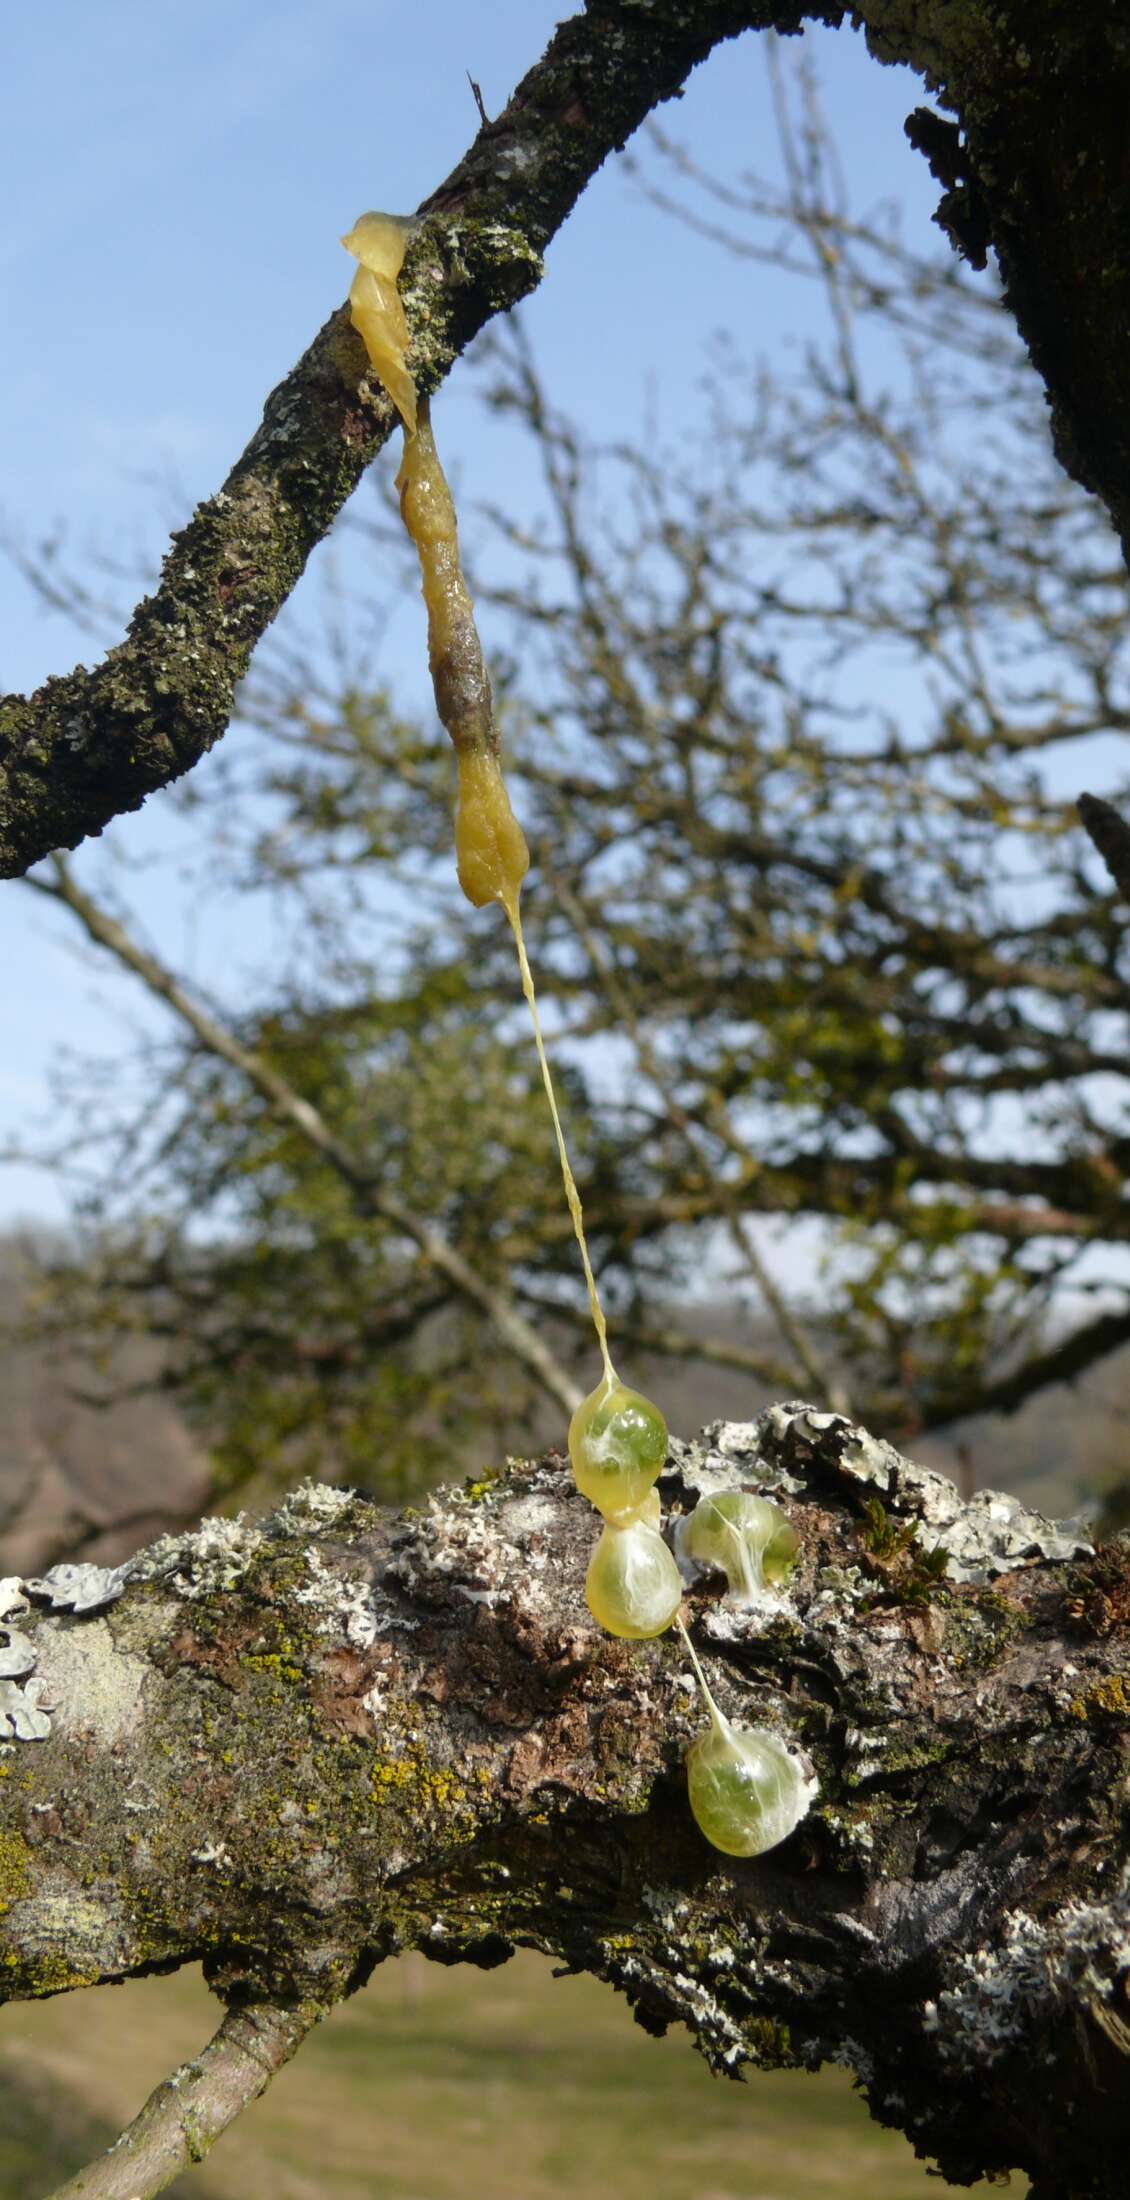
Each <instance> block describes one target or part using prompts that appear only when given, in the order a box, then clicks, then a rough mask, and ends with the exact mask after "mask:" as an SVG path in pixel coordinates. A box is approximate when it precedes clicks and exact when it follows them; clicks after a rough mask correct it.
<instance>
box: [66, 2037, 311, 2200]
mask: <svg viewBox="0 0 1130 2200" xmlns="http://www.w3.org/2000/svg"><path fill="white" fill-rule="evenodd" d="M324 2014H325V2011H324V2009H323V2007H322V2004H321V2003H320V2002H315V2001H304V2002H300V2003H299V2004H298V2006H297V2008H294V2009H278V2008H272V2007H270V2006H269V2005H263V2004H260V2005H257V2006H255V2007H252V2008H250V2009H229V2011H228V2013H227V2015H226V2017H225V2018H224V2021H223V2023H222V2024H221V2026H220V2028H219V2031H218V2032H217V2033H216V2034H215V2036H214V2037H213V2038H212V2039H211V2040H209V2042H208V2045H207V2047H206V2048H205V2049H204V2051H203V2054H201V2055H198V2056H197V2057H196V2060H195V2062H190V2063H184V2064H182V2066H181V2068H180V2069H179V2070H174V2072H173V2075H172V2077H171V2078H165V2079H163V2080H162V2082H161V2084H160V2085H159V2086H157V2088H156V2089H155V2091H154V2092H152V2093H151V2094H150V2096H149V2099H148V2100H147V2101H146V2103H145V2106H144V2108H143V2109H142V2110H141V2112H140V2114H139V2115H137V2116H135V2117H134V2120H133V2122H132V2124H128V2125H127V2126H126V2129H125V2130H124V2131H123V2133H122V2135H121V2137H120V2139H116V2140H115V2141H114V2144H113V2146H112V2147H111V2148H110V2150H109V2152H108V2153H106V2154H104V2155H102V2156H101V2158H100V2160H98V2161H97V2162H92V2163H90V2165H89V2167H88V2168H86V2169H80V2170H79V2171H78V2172H77V2173H76V2175H75V2176H74V2177H71V2178H69V2179H68V2181H67V2183H66V2184H65V2185H60V2186H59V2187H58V2188H57V2190H56V2191H55V2192H54V2193H52V2194H51V2195H50V2200H80V2196H81V2200H149V2195H150V2194H151V2193H155V2192H163V2191H164V2189H165V2187H166V2185H171V2184H172V2181H173V2179H174V2177H179V2176H180V2173H181V2171H182V2170H185V2169H191V2168H192V2166H193V2164H194V2163H196V2162H202V2161H203V2160H204V2157H205V2155H206V2154H208V2153H209V2152H210V2150H211V2148H212V2147H214V2145H215V2143H216V2141H217V2139H218V2138H220V2136H221V2135H222V2133H223V2132H225V2131H226V2130H227V2128H228V2125H229V2124H231V2123H234V2122H235V2119H236V2117H237V2116H238V2115H239V2114H240V2112H241V2110H243V2109H245V2108H246V2107H248V2105H249V2103H250V2102H252V2101H256V2100H258V2098H259V2095H260V2094H261V2093H265V2092H266V2090H267V2087H268V2086H269V2085H270V2082H271V2079H272V2078H273V2077H274V2076H275V2074H276V2072H277V2071H279V2070H281V2069H282V2066H283V2064H284V2063H285V2062H289V2061H290V2058H291V2056H292V2055H293V2054H294V2052H295V2049H296V2048H298V2047H301V2045H302V2042H303V2040H304V2039H305V2037H306V2034H307V2033H308V2032H309V2031H310V2029H311V2027H312V2026H313V2025H315V2024H317V2023H318V2021H319V2019H320V2018H321V2017H322V2016H324Z"/></svg>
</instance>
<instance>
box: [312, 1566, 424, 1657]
mask: <svg viewBox="0 0 1130 2200" xmlns="http://www.w3.org/2000/svg"><path fill="white" fill-rule="evenodd" d="M302 1555H303V1558H304V1560H305V1562H306V1574H307V1578H306V1581H305V1582H304V1583H303V1584H302V1586H301V1588H298V1589H295V1590H294V1592H293V1594H294V1601H295V1603H296V1604H302V1605H304V1606H305V1607H306V1608H307V1610H308V1611H309V1612H310V1615H311V1618H312V1620H313V1623H314V1626H315V1628H316V1629H317V1632H318V1633H319V1634H320V1635H326V1636H335V1635H340V1634H341V1632H342V1629H343V1628H344V1630H345V1636H346V1640H347V1641H348V1642H349V1643H350V1644H351V1645H352V1647H353V1648H354V1649H355V1650H368V1649H369V1647H370V1646H371V1644H373V1643H374V1642H375V1641H376V1639H377V1636H378V1634H379V1633H380V1630H381V1628H382V1627H388V1626H395V1625H396V1624H397V1620H396V1614H395V1612H394V1610H393V1607H392V1605H391V1604H390V1603H389V1601H388V1599H387V1598H386V1597H378V1596H376V1595H375V1594H374V1592H373V1588H372V1585H371V1584H370V1583H369V1582H368V1581H366V1580H364V1579H363V1578H362V1577H361V1576H359V1575H352V1574H342V1573H339V1572H338V1569H337V1567H336V1566H330V1565H327V1563H326V1560H325V1559H324V1558H323V1556H322V1554H321V1552H320V1551H319V1550H318V1548H317V1546H316V1544H313V1543H310V1544H308V1545H307V1547H306V1549H305V1551H304V1552H303V1554H302ZM406 1624H407V1625H410V1626H414V1625H416V1624H417V1623H416V1622H415V1621H408V1622H407V1623H406Z"/></svg>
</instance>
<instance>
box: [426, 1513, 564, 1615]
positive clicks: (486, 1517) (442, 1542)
mask: <svg viewBox="0 0 1130 2200" xmlns="http://www.w3.org/2000/svg"><path fill="white" fill-rule="evenodd" d="M528 1503H529V1499H528V1498H523V1499H521V1500H519V1502H518V1503H517V1504H515V1506H514V1507H513V1508H509V1507H491V1508H490V1509H489V1510H488V1509H487V1508H486V1507H484V1506H481V1505H459V1506H455V1507H451V1508H448V1507H445V1506H444V1505H442V1504H440V1503H438V1502H437V1500H436V1499H435V1498H434V1497H433V1498H430V1499H429V1501H428V1511H427V1514H426V1516H425V1517H424V1519H422V1520H419V1521H417V1522H415V1523H414V1527H413V1533H412V1535H411V1536H410V1537H409V1538H407V1539H406V1541H405V1542H404V1544H403V1545H402V1546H401V1548H400V1549H399V1550H398V1552H397V1553H396V1556H395V1557H394V1559H393V1561H392V1563H391V1566H390V1568H389V1571H390V1572H391V1573H392V1574H393V1575H394V1577H395V1578H396V1579H397V1580H399V1581H401V1582H403V1584H404V1586H405V1588H406V1589H408V1590H409V1591H411V1592H418V1591H419V1590H420V1589H421V1588H426V1587H427V1586H428V1585H429V1584H438V1583H440V1582H444V1583H446V1584H447V1585H448V1586H449V1587H450V1589H451V1590H452V1592H453V1593H455V1594H456V1595H459V1596H461V1597H463V1598H465V1599H466V1600H467V1601H468V1602H469V1603H472V1604H483V1605H486V1606H488V1607H490V1608H493V1607H495V1606H496V1605H499V1604H503V1603H509V1602H511V1601H512V1599H513V1598H514V1596H515V1594H516V1591H517V1588H518V1585H519V1584H520V1585H521V1599H522V1603H523V1604H524V1605H525V1606H527V1607H528V1608H536V1607H538V1606H545V1607H546V1608H548V1607H549V1604H550V1601H551V1600H550V1597H549V1594H548V1592H547V1590H546V1589H545V1587H544V1586H543V1584H542V1583H541V1581H540V1580H539V1578H538V1574H539V1568H538V1567H537V1566H532V1565H531V1564H530V1555H531V1554H530V1552H529V1550H528V1548H527V1547H526V1545H527V1540H528V1537H530V1536H534V1537H536V1536H537V1535H538V1534H540V1532H541V1530H540V1528H531V1529H528V1530H525V1531H523V1530H519V1531H518V1533H517V1535H516V1536H515V1538H514V1539H513V1540H512V1539H511V1533H510V1530H511V1527H512V1519H511V1513H512V1511H513V1513H515V1514H520V1512H521V1509H522V1507H523V1506H524V1505H526V1504H528ZM535 1555H536V1554H535Z"/></svg>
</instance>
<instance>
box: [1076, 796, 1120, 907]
mask: <svg viewBox="0 0 1130 2200" xmlns="http://www.w3.org/2000/svg"><path fill="white" fill-rule="evenodd" d="M1076 807H1077V809H1078V811H1079V815H1080V817H1081V819H1082V821H1083V825H1084V827H1085V829H1086V831H1087V832H1088V833H1089V835H1090V837H1091V839H1092V840H1093V842H1094V844H1095V847H1096V848H1097V849H1098V852H1099V854H1100V855H1101V857H1102V859H1103V862H1104V863H1105V865H1106V867H1107V870H1108V871H1109V872H1110V875H1111V877H1112V879H1113V880H1114V883H1115V885H1116V886H1117V888H1118V891H1119V893H1120V894H1122V895H1123V896H1124V898H1125V899H1126V900H1130V826H1128V825H1127V824H1126V821H1125V819H1124V818H1122V817H1120V816H1119V813H1118V811H1117V810H1116V809H1115V807H1114V804H1113V802H1104V801H1103V800H1102V798H1101V796H1099V795H1096V794H1081V795H1080V797H1079V800H1078V803H1077V805H1076Z"/></svg>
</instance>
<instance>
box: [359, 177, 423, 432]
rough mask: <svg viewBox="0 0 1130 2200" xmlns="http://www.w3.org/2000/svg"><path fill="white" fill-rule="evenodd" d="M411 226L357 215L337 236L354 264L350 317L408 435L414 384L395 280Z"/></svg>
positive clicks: (402, 221)
mask: <svg viewBox="0 0 1130 2200" xmlns="http://www.w3.org/2000/svg"><path fill="white" fill-rule="evenodd" d="M414 226H415V225H414V223H413V222H412V221H411V220H410V219H402V218H401V216H400V215H398V214H359V215H358V217H357V220H356V221H355V222H354V224H353V227H352V229H350V230H349V231H347V233H346V235H345V236H344V237H343V238H342V240H341V241H342V243H343V245H344V246H345V249H346V251H347V252H351V253H352V255H353V257H354V259H355V260H356V261H357V262H358V268H357V273H356V275H355V276H354V278H353V287H352V289H351V290H350V293H349V312H350V318H351V319H352V322H353V326H354V328H355V329H356V331H357V334H358V335H359V337H360V338H361V341H362V343H363V344H364V346H365V349H366V351H367V352H368V354H369V365H370V366H371V367H372V369H373V372H374V374H375V375H376V376H377V377H378V379H379V380H380V381H381V382H382V383H383V385H384V387H385V389H386V390H387V391H388V394H389V396H390V397H391V399H392V402H393V404H394V405H395V406H396V409H397V412H398V413H399V414H400V417H401V419H402V420H403V422H404V430H405V434H407V435H410V434H411V433H412V431H413V430H414V428H415V426H416V385H415V383H414V382H413V380H412V377H411V375H410V374H409V372H408V369H407V367H406V366H405V364H404V354H405V352H406V350H407V348H408V323H407V321H406V320H405V318H404V307H403V305H402V304H401V302H400V292H399V291H398V290H397V287H396V278H397V276H398V275H399V273H400V270H401V267H402V266H403V264H404V254H405V250H406V248H407V244H408V239H409V237H410V236H411V234H412V230H413V228H414Z"/></svg>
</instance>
